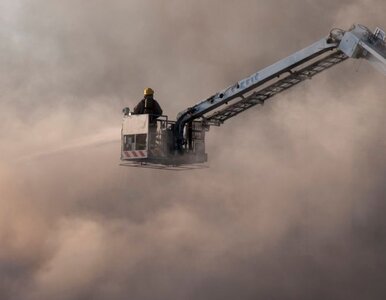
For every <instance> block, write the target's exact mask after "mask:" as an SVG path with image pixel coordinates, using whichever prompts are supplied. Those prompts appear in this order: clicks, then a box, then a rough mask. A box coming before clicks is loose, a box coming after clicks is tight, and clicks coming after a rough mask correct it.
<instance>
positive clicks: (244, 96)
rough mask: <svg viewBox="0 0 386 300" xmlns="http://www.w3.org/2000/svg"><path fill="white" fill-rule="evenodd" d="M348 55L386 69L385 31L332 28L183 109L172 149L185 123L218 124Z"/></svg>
mask: <svg viewBox="0 0 386 300" xmlns="http://www.w3.org/2000/svg"><path fill="white" fill-rule="evenodd" d="M347 58H354V59H362V58H364V59H367V60H370V61H372V62H375V63H376V64H378V65H380V66H381V67H382V68H383V69H384V70H386V32H385V31H384V30H382V29H380V28H377V29H376V30H375V32H371V31H370V30H369V29H368V28H367V27H365V26H363V25H359V24H357V25H353V26H352V27H351V28H350V29H349V30H348V31H344V30H341V29H333V30H332V31H331V32H330V35H329V36H328V37H326V38H323V39H321V40H320V41H318V42H316V43H314V44H312V45H311V46H308V47H307V48H304V49H302V50H300V51H298V52H296V53H294V54H292V55H290V56H288V57H287V58H284V59H282V60H280V61H278V62H276V63H274V64H273V65H271V66H269V67H266V68H264V69H262V70H261V71H259V72H257V73H255V74H252V75H251V76H249V77H247V78H245V79H243V80H240V81H238V82H236V83H235V84H234V85H232V86H230V87H228V88H226V89H225V90H223V91H221V92H219V93H216V94H215V95H213V96H212V97H210V98H208V99H205V100H204V101H201V102H199V103H198V104H196V105H195V106H193V107H190V108H188V109H186V110H184V111H182V112H181V113H180V114H179V115H178V116H177V121H176V123H175V124H174V128H173V131H174V132H173V137H174V148H175V150H178V151H180V150H183V147H184V144H185V140H184V129H185V126H186V124H188V123H190V122H192V121H194V120H196V119H201V121H203V122H204V123H206V124H207V125H220V124H222V123H223V122H224V121H226V120H228V119H230V118H232V117H234V116H236V115H238V114H239V113H241V112H243V111H245V110H247V109H249V108H251V107H253V106H255V105H257V104H263V103H264V101H266V100H267V99H268V98H271V97H273V96H275V95H276V94H278V93H281V92H283V91H285V90H288V89H290V88H292V87H293V86H295V85H297V84H299V83H300V82H302V81H304V80H305V79H308V78H311V77H313V76H315V75H316V74H319V73H320V72H323V71H324V70H327V69H329V68H331V67H332V66H334V65H337V64H339V63H341V62H343V61H344V60H346V59H347Z"/></svg>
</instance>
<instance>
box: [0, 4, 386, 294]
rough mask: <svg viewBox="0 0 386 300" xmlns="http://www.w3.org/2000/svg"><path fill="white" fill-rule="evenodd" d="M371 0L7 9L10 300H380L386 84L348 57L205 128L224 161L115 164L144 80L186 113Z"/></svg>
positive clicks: (1, 82) (342, 23)
mask: <svg viewBox="0 0 386 300" xmlns="http://www.w3.org/2000/svg"><path fill="white" fill-rule="evenodd" d="M385 8H386V5H385V4H384V3H383V2H382V1H377V0H357V1H349V0H347V1H340V2H339V3H338V2H336V1H332V0H331V1H330V0H328V1H323V2H321V1H300V0H295V1H291V3H290V4H289V3H288V1H284V0H275V1H251V0H245V1H243V2H240V1H239V2H235V1H219V0H214V1H209V2H208V1H197V0H196V1H193V0H186V1H183V2H181V1H175V0H166V1H162V2H161V1H137V0H132V1H121V0H114V1H109V2H108V3H107V2H106V1H100V0H99V1H92V2H87V1H80V0H69V1H52V0H51V1H47V0H36V1H8V0H5V1H2V2H1V4H0V25H1V26H0V41H1V42H0V45H1V46H0V49H1V56H0V64H1V71H0V86H1V89H0V99H1V101H0V120H1V126H0V138H1V142H0V151H1V152H0V153H1V158H0V195H1V197H0V246H1V247H0V298H1V299H7V300H8V299H10V300H14V299H26V300H36V299H53V298H54V299H63V300H70V299H71V300H72V299H127V298H129V299H139V300H145V299H152V300H153V299H223V300H224V299H225V300H226V299H256V298H261V299H264V298H269V299H283V298H285V299H308V298H313V299H325V298H328V299H383V298H384V297H385V295H386V290H385V287H384V284H383V282H384V281H385V277H386V274H385V271H384V267H385V263H386V261H385V258H384V252H385V250H386V243H385V241H386V230H385V228H386V226H385V221H384V217H383V211H384V210H385V208H386V207H385V206H386V205H385V200H384V199H385V195H386V191H385V188H384V179H385V174H386V171H385V170H386V157H385V155H384V151H383V149H384V147H385V137H384V128H385V125H386V124H385V118H384V115H385V111H386V106H385V104H384V99H383V98H384V94H385V92H384V88H383V87H384V77H383V76H380V74H379V73H377V72H374V70H373V69H372V68H371V67H369V66H368V65H367V64H366V63H363V64H360V65H359V64H358V62H355V61H347V62H345V63H344V64H342V65H341V66H338V67H336V68H335V69H331V70H329V71H328V72H326V73H323V74H321V75H319V76H318V77H316V78H315V79H313V80H312V81H307V82H305V83H303V84H302V85H301V86H298V87H296V88H294V89H293V90H291V91H289V92H287V93H284V94H283V95H280V96H278V97H277V98H275V99H274V100H272V101H270V102H267V103H266V105H265V106H264V107H259V108H256V109H253V110H250V111H248V112H245V113H244V114H243V115H240V117H239V118H235V119H232V120H230V121H229V122H228V123H226V124H225V125H224V126H222V127H220V128H212V129H211V132H210V133H209V134H208V136H207V148H208V149H207V151H208V153H209V160H210V168H209V169H203V170H195V171H188V172H176V173H174V172H165V171H159V170H144V169H137V168H123V167H119V151H120V145H119V142H115V140H116V139H119V134H120V133H119V126H120V122H121V115H120V112H121V109H122V107H124V106H129V107H131V108H132V107H133V106H134V105H135V104H136V103H137V101H139V99H140V97H141V93H142V90H143V88H144V87H146V86H151V87H153V88H154V89H155V90H156V98H157V100H158V101H159V102H160V104H161V105H162V107H163V110H164V111H165V112H166V113H167V114H168V115H169V117H170V118H173V117H174V116H175V115H176V114H177V113H178V112H179V111H181V110H183V109H185V108H186V107H189V106H191V105H193V104H194V103H196V102H198V101H200V100H202V99H204V98H206V97H208V96H209V95H212V94H213V93H215V92H217V91H218V90H221V89H223V88H224V87H226V86H229V85H230V84H232V83H234V82H236V81H237V80H239V79H241V78H243V77H245V76H248V75H249V74H251V73H253V72H255V71H257V70H259V69H260V68H263V67H265V66H267V65H269V64H271V63H273V62H275V61H276V60H278V59H281V58H283V57H284V56H286V55H289V54H291V53H293V52H294V51H297V50H299V49H300V48H302V47H305V46H307V45H309V44H310V43H312V42H314V41H315V40H317V39H319V38H320V37H323V36H325V35H326V34H328V32H329V30H330V29H331V28H333V27H340V28H348V27H350V26H351V24H352V23H354V22H358V23H363V24H365V25H367V26H369V27H372V28H373V27H375V26H386V25H385V24H383V23H382V22H383V19H384V18H383V14H382V12H383V9H385Z"/></svg>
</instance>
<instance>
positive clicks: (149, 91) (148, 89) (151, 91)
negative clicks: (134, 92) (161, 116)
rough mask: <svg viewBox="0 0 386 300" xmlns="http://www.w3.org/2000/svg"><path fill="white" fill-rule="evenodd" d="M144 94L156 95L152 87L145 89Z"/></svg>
mask: <svg viewBox="0 0 386 300" xmlns="http://www.w3.org/2000/svg"><path fill="white" fill-rule="evenodd" d="M143 94H144V95H145V96H151V95H154V91H153V90H152V89H151V88H146V89H145V90H144V91H143Z"/></svg>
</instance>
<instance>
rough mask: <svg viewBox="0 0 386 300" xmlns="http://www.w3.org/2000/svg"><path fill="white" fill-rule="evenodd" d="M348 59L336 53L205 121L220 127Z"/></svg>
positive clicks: (291, 74)
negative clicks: (242, 113) (240, 114)
mask: <svg viewBox="0 0 386 300" xmlns="http://www.w3.org/2000/svg"><path fill="white" fill-rule="evenodd" d="M347 58H348V57H347V56H346V55H345V54H344V53H343V52H341V51H335V52H334V53H333V54H330V55H328V56H326V57H325V58H323V59H320V60H318V61H316V62H314V63H312V64H311V65H309V66H307V67H304V68H302V69H300V70H297V71H295V72H290V75H288V76H287V77H285V78H283V79H281V80H279V81H276V82H275V83H273V84H272V85H270V86H268V87H265V88H263V89H261V90H257V91H254V92H253V93H252V94H250V95H249V96H247V97H245V96H241V97H240V98H239V99H241V100H239V101H238V102H236V103H233V104H230V105H228V106H227V107H225V108H224V109H222V110H220V111H217V112H215V113H214V114H212V115H210V116H209V117H206V118H205V120H206V121H207V122H208V124H209V125H215V126H219V125H221V124H222V123H224V122H225V121H226V120H228V119H230V118H232V117H234V116H236V115H238V114H239V113H241V112H243V111H246V110H247V109H249V108H251V107H253V106H255V105H257V104H264V102H265V101H266V100H267V99H269V98H271V97H273V96H275V95H276V94H279V93H281V92H283V91H285V90H287V89H289V88H291V87H293V86H295V85H297V84H299V83H301V82H302V81H304V80H306V79H310V78H312V77H313V76H315V75H317V74H319V73H320V72H322V71H324V70H326V69H329V68H331V67H332V66H334V65H336V64H339V63H341V62H343V61H344V60H346V59H347Z"/></svg>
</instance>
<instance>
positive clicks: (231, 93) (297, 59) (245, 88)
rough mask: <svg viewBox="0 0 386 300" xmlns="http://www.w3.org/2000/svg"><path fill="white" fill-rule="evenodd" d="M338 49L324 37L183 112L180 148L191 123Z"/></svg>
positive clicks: (179, 118)
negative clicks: (188, 124)
mask: <svg viewBox="0 0 386 300" xmlns="http://www.w3.org/2000/svg"><path fill="white" fill-rule="evenodd" d="M337 46H338V43H336V42H334V41H332V40H331V39H329V38H323V39H321V40H320V41H318V42H316V43H314V44H312V45H311V46H309V47H307V48H304V49H302V50H300V51H298V52H296V53H294V54H292V55H290V56H288V57H287V58H285V59H282V60H280V61H278V62H276V63H274V64H273V65H271V66H269V67H266V68H264V69H262V70H261V71H259V72H257V73H254V74H252V75H251V76H249V77H247V78H245V79H243V80H240V81H238V82H237V83H236V84H234V85H232V86H230V87H228V88H226V89H225V90H223V91H221V92H219V93H217V94H215V95H213V96H212V97H210V98H208V99H206V100H204V101H201V102H200V103H198V104H196V105H195V106H193V107H191V108H188V109H186V110H185V111H183V112H181V113H180V114H179V115H178V116H177V121H176V124H175V135H176V146H177V148H180V147H181V146H182V143H183V130H184V126H185V125H186V124H187V123H188V122H191V121H193V120H195V119H198V118H201V117H203V116H204V115H205V114H207V113H209V112H213V111H214V110H215V109H217V108H218V107H220V106H222V105H224V104H226V103H228V102H229V101H232V100H233V99H235V98H237V97H243V95H244V94H246V93H248V92H250V91H252V90H254V89H256V88H257V87H259V86H261V85H263V84H265V83H266V82H268V81H269V80H272V79H275V78H277V77H279V76H281V75H282V74H284V73H287V72H292V70H293V69H294V68H296V67H299V66H300V65H302V64H304V63H307V62H309V61H311V60H313V59H315V58H316V57H318V56H320V55H323V54H324V53H326V52H328V51H333V50H334V49H336V48H337Z"/></svg>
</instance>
